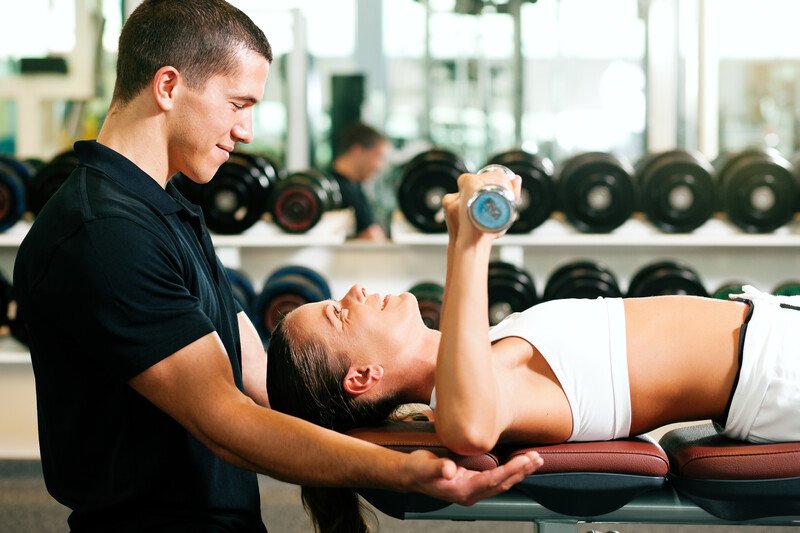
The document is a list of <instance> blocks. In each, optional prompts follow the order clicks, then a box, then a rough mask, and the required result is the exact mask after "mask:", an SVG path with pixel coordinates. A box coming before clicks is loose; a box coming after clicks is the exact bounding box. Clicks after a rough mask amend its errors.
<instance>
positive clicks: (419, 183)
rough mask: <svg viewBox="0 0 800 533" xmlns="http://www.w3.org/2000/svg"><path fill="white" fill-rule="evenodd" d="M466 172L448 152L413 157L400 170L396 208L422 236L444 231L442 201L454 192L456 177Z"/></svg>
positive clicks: (460, 162) (427, 153)
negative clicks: (446, 195) (423, 233)
mask: <svg viewBox="0 0 800 533" xmlns="http://www.w3.org/2000/svg"><path fill="white" fill-rule="evenodd" d="M465 172H467V168H466V165H465V164H464V162H463V161H462V160H461V159H460V158H459V157H458V156H456V155H455V154H453V153H452V152H448V151H446V150H429V151H427V152H423V153H421V154H418V155H417V156H416V157H414V158H413V159H412V160H411V161H409V162H408V163H406V165H404V167H403V169H402V173H401V177H400V185H399V188H398V192H397V199H398V206H399V208H400V210H401V211H402V213H403V215H405V217H406V219H407V220H408V221H409V222H410V223H411V224H412V225H414V226H415V227H416V228H417V229H419V230H421V231H423V232H426V233H443V232H445V231H447V225H446V224H445V221H444V217H443V216H442V217H441V218H440V219H439V218H438V217H439V216H440V211H441V207H442V198H443V197H444V195H445V194H448V193H453V192H457V191H458V177H459V176H460V175H461V174H464V173H465Z"/></svg>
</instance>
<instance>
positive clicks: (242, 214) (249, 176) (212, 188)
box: [173, 152, 283, 235]
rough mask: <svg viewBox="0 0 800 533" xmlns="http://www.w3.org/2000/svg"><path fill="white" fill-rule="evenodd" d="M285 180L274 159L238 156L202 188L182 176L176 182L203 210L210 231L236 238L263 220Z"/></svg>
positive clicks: (232, 157)
mask: <svg viewBox="0 0 800 533" xmlns="http://www.w3.org/2000/svg"><path fill="white" fill-rule="evenodd" d="M282 176H283V170H282V169H281V168H280V167H279V166H278V164H277V163H275V162H274V161H272V160H271V159H269V158H267V157H264V156H260V155H255V154H248V153H244V152H236V153H232V154H231V155H230V157H229V159H228V160H227V161H226V162H225V163H223V164H222V165H221V166H220V167H219V169H218V170H217V173H216V174H215V175H214V177H213V178H212V179H211V181H209V182H208V183H205V184H203V185H200V184H198V183H195V182H193V181H192V180H190V179H189V178H187V177H186V176H183V175H180V174H179V175H177V176H175V177H174V178H173V180H174V183H175V186H176V187H178V189H179V190H180V191H181V193H182V194H184V195H185V196H186V198H187V199H189V200H190V201H191V202H194V203H196V204H198V205H199V206H200V208H201V209H202V210H203V217H204V218H205V221H206V225H207V226H208V229H209V230H211V231H213V232H215V233H220V234H225V235H234V234H239V233H242V232H243V231H245V230H247V229H249V228H250V227H252V226H253V225H254V224H255V223H256V222H257V221H258V220H259V219H261V217H262V216H263V215H264V212H265V211H266V209H267V202H268V200H269V195H270V191H271V189H272V187H273V186H274V184H275V183H276V182H277V181H278V180H279V179H280V178H281V177H282Z"/></svg>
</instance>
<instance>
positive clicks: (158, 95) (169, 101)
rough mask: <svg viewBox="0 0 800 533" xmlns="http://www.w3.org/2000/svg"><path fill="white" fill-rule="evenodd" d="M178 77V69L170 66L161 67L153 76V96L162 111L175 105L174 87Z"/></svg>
mask: <svg viewBox="0 0 800 533" xmlns="http://www.w3.org/2000/svg"><path fill="white" fill-rule="evenodd" d="M179 79H180V73H179V72H178V70H177V69H176V68H175V67H170V66H164V67H161V68H160V69H158V70H157V71H156V73H155V75H154V76H153V97H154V98H155V100H156V104H157V105H158V107H159V108H160V109H161V110H162V111H167V110H169V109H172V107H173V106H174V105H175V87H176V86H177V85H178V81H179Z"/></svg>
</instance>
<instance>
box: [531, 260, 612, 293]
mask: <svg viewBox="0 0 800 533" xmlns="http://www.w3.org/2000/svg"><path fill="white" fill-rule="evenodd" d="M599 296H603V297H607V298H619V297H620V296H622V291H620V289H619V284H618V283H617V279H616V277H615V276H614V274H613V273H612V272H611V271H610V270H609V269H608V268H607V267H606V266H605V265H602V264H600V263H597V262H594V261H573V262H570V263H567V264H565V265H563V266H561V267H559V268H558V269H556V271H555V272H553V273H552V274H551V275H550V277H549V278H548V280H547V284H546V285H545V288H544V295H543V299H544V300H560V299H563V298H597V297H599Z"/></svg>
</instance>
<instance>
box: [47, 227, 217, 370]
mask: <svg viewBox="0 0 800 533" xmlns="http://www.w3.org/2000/svg"><path fill="white" fill-rule="evenodd" d="M82 233H83V234H82V235H80V236H78V237H75V238H74V239H72V241H73V242H71V243H70V244H69V245H68V246H65V247H63V248H62V253H63V254H65V257H63V260H62V261H59V264H63V265H66V268H68V269H70V270H71V271H72V272H71V273H72V276H73V278H74V280H75V287H76V289H77V291H78V292H79V293H83V298H84V301H83V304H82V305H81V306H79V307H77V308H76V309H75V312H74V313H68V312H65V313H63V315H64V316H63V319H64V321H65V323H66V324H68V325H70V327H71V328H74V331H79V332H81V335H82V337H83V341H84V342H85V343H86V347H87V350H88V352H89V353H88V354H87V355H89V356H90V357H93V358H95V359H96V361H95V362H96V363H97V364H98V365H100V366H101V367H103V368H104V369H105V370H106V371H108V372H109V373H110V374H111V375H112V376H114V377H116V378H118V379H120V380H123V381H127V380H129V379H131V378H132V377H134V376H136V375H137V374H139V373H141V372H142V371H144V370H146V369H147V368H149V367H150V366H152V365H154V364H155V363H157V362H159V361H161V360H162V359H164V358H166V357H168V356H169V355H171V354H173V353H175V352H176V351H178V350H179V349H181V348H183V347H185V346H187V345H189V344H191V343H192V342H194V341H195V340H197V339H199V338H201V337H203V336H205V335H207V334H208V333H211V332H212V331H214V330H215V328H214V323H213V321H212V320H211V319H210V318H209V316H208V315H207V314H206V313H204V312H203V311H202V309H201V302H200V298H199V297H198V295H194V294H192V293H191V292H190V290H189V288H188V287H189V283H187V281H190V280H189V279H188V277H189V276H190V274H191V271H190V269H189V268H188V265H187V264H186V261H184V260H182V258H181V257H182V256H181V253H180V250H179V241H177V240H176V241H174V242H170V241H169V240H166V239H165V238H164V237H163V236H158V235H156V234H154V233H152V232H150V231H148V230H147V229H146V228H144V227H143V226H141V225H139V224H137V223H136V222H135V221H133V220H129V219H126V218H122V217H112V218H103V219H99V220H96V221H93V222H90V223H87V225H86V227H85V230H84V232H82ZM78 296H79V295H78ZM201 296H202V295H201ZM208 296H209V297H212V296H213V295H208Z"/></svg>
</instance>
